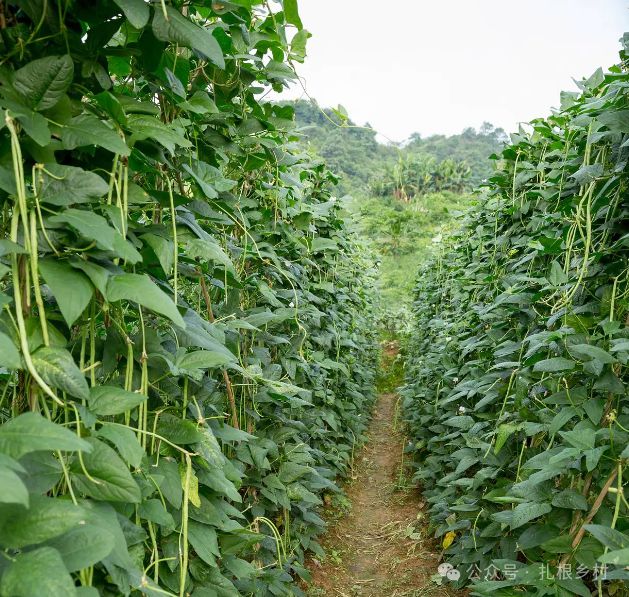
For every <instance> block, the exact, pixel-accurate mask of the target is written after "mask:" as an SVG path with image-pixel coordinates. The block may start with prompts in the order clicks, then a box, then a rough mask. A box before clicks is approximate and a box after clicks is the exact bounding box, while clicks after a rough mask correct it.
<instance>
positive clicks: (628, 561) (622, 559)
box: [598, 548, 629, 566]
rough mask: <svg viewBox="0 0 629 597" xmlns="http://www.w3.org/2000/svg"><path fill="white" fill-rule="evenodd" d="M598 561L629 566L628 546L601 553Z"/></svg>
mask: <svg viewBox="0 0 629 597" xmlns="http://www.w3.org/2000/svg"><path fill="white" fill-rule="evenodd" d="M598 561H599V562H600V563H601V564H613V565H614V566H629V548H625V549H617V550H616V551H610V552H609V553H606V554H604V555H602V556H601V557H600V558H599V559H598Z"/></svg>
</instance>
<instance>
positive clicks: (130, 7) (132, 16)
mask: <svg viewBox="0 0 629 597" xmlns="http://www.w3.org/2000/svg"><path fill="white" fill-rule="evenodd" d="M114 2H115V3H116V4H117V5H118V7H119V8H120V9H121V10H122V12H124V16H125V17H127V19H128V21H129V23H131V24H132V25H133V26H134V27H135V28H136V29H142V28H143V27H145V26H146V24H147V23H148V22H149V17H150V15H151V12H150V8H149V5H148V4H147V3H146V2H145V1H144V0H114Z"/></svg>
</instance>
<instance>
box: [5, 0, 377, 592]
mask: <svg viewBox="0 0 629 597" xmlns="http://www.w3.org/2000/svg"><path fill="white" fill-rule="evenodd" d="M0 10H1V11H2V15H1V16H2V22H3V24H4V25H5V26H3V28H2V29H1V30H0V43H1V44H2V51H1V54H2V60H1V66H0V84H1V85H0V108H1V115H2V121H1V124H0V127H1V128H0V202H1V205H2V210H1V218H0V225H1V226H2V229H3V235H2V239H1V240H0V276H1V282H0V302H1V304H2V307H3V308H2V314H1V316H0V417H1V418H0V549H1V550H2V556H3V557H2V558H0V595H2V596H3V597H9V596H10V597H15V596H21V597H36V596H37V597H41V596H42V595H46V596H47V597H56V596H59V597H61V596H63V597H67V596H72V595H77V596H79V595H81V596H89V595H98V594H101V595H121V594H122V595H128V594H130V593H133V594H139V593H144V594H147V595H180V596H183V595H189V594H190V595H193V596H195V597H208V596H216V595H220V596H229V595H234V596H235V595H256V596H257V595H271V594H272V595H298V594H299V589H298V588H297V587H296V586H295V585H294V583H293V576H294V575H295V574H297V575H301V576H303V577H306V576H307V573H306V571H305V570H304V568H303V567H302V566H301V562H302V561H303V554H304V552H305V551H306V550H314V551H317V550H318V546H317V544H316V541H315V537H316V535H317V534H318V533H319V532H321V530H322V529H323V526H324V525H323V521H322V520H321V518H320V517H319V516H318V515H317V507H318V505H319V503H320V502H321V496H322V494H323V493H324V492H334V491H337V489H336V486H335V484H334V479H335V478H336V476H337V475H339V474H343V473H344V472H345V471H347V469H348V467H349V466H350V464H351V458H352V455H353V451H354V449H355V446H356V444H357V442H360V440H361V436H362V433H363V431H364V429H365V425H366V422H367V421H366V419H367V413H368V412H369V407H370V404H371V402H372V400H373V390H372V386H373V378H374V376H373V367H374V358H375V348H374V345H375V342H374V337H373V334H374V332H373V322H372V308H371V295H370V286H371V279H372V273H371V266H370V264H369V261H367V260H366V258H365V255H364V253H363V252H362V250H361V249H360V247H359V245H358V244H357V242H356V240H355V238H354V237H353V236H352V235H351V234H350V233H349V232H348V230H347V228H346V226H345V222H344V220H343V218H342V215H341V210H340V208H339V204H338V203H337V202H336V200H335V197H334V187H333V183H334V177H333V176H332V175H331V174H329V172H328V171H327V170H326V168H325V166H324V165H323V164H322V162H320V161H313V160H312V159H310V158H309V157H308V156H307V155H303V154H300V153H298V152H297V153H295V152H291V151H289V149H288V147H289V146H294V141H295V140H296V137H295V136H294V135H293V134H292V133H291V132H290V130H291V128H292V119H293V110H292V108H291V107H290V106H281V105H275V104H272V103H263V102H261V101H260V100H259V98H260V96H261V94H262V93H263V92H264V91H265V90H266V89H268V88H269V87H272V88H274V89H275V90H276V91H279V90H281V89H282V87H283V85H284V84H285V82H286V81H288V80H290V79H292V78H293V77H294V74H293V71H292V69H291V68H290V66H289V64H288V61H289V60H291V61H294V60H301V59H303V56H304V49H305V42H306V40H307V38H308V35H309V34H308V33H307V32H306V31H305V30H304V29H303V28H302V24H301V21H300V19H299V14H298V11H297V5H296V3H295V0H284V1H283V2H272V3H267V2H264V3H262V2H256V1H253V0H231V1H229V2H213V3H209V2H202V1H198V2H197V1H192V2H185V3H182V2H172V3H171V2H168V3H167V2H164V1H162V2H155V3H151V4H148V3H145V2H143V1H142V0H115V1H113V0H112V1H110V0H102V1H99V2H97V3H94V2H82V1H72V0H58V1H53V0H19V1H16V2H8V3H4V4H2V6H1V7H0ZM289 40H290V41H289Z"/></svg>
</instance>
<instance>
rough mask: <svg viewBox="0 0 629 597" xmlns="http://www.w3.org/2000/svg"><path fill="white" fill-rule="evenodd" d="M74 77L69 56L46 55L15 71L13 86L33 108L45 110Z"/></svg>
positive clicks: (58, 97) (53, 104)
mask: <svg viewBox="0 0 629 597" xmlns="http://www.w3.org/2000/svg"><path fill="white" fill-rule="evenodd" d="M73 77H74V63H73V62H72V58H70V56H46V57H45V58H39V59H37V60H33V61H32V62H29V63H28V64H27V65H26V66H23V67H22V68H20V69H19V70H18V71H16V73H15V79H14V81H13V86H14V87H15V89H16V91H18V93H20V94H21V95H22V96H23V97H24V98H25V99H26V101H27V102H28V105H29V106H30V107H31V108H33V109H35V110H47V109H49V108H52V107H53V106H55V105H56V104H57V103H58V102H59V100H60V99H61V98H62V97H63V95H64V94H65V92H66V91H67V89H68V87H70V84H71V83H72V79H73Z"/></svg>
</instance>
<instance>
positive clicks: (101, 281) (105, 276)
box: [70, 259, 111, 296]
mask: <svg viewBox="0 0 629 597" xmlns="http://www.w3.org/2000/svg"><path fill="white" fill-rule="evenodd" d="M70 265H71V266H72V267H74V268H76V269H79V270H81V271H82V272H83V273H84V274H85V275H86V276H87V277H88V278H89V279H90V280H91V281H92V284H93V285H94V287H95V288H96V289H97V290H98V292H100V293H101V294H102V295H103V296H105V294H106V292H107V280H109V276H110V275H111V272H110V271H109V270H107V269H105V268H104V267H101V266H100V265H96V264H95V263H92V262H91V261H85V260H84V259H73V260H71V261H70Z"/></svg>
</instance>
